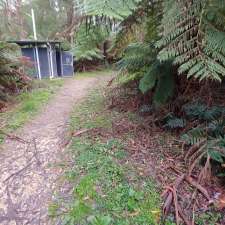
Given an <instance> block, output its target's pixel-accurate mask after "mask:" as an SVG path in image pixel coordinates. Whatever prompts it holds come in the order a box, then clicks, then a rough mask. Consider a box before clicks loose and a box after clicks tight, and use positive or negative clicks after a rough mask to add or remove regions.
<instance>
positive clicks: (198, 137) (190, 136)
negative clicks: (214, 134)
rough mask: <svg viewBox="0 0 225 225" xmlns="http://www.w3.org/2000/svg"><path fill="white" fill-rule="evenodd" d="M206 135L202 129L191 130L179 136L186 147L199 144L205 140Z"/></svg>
mask: <svg viewBox="0 0 225 225" xmlns="http://www.w3.org/2000/svg"><path fill="white" fill-rule="evenodd" d="M206 138H207V134H206V132H205V130H204V129H203V128H199V127H197V128H193V129H191V130H190V131H188V132H187V133H186V134H183V135H182V136H181V139H182V140H183V141H184V142H185V143H186V144H187V145H194V144H197V143H200V142H201V141H203V140H206Z"/></svg>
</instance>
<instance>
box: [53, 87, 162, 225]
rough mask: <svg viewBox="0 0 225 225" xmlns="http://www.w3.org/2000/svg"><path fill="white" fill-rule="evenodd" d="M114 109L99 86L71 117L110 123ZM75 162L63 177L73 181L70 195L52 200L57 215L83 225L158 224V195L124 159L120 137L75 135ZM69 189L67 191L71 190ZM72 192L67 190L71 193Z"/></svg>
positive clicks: (89, 123)
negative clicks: (108, 108)
mask: <svg viewBox="0 0 225 225" xmlns="http://www.w3.org/2000/svg"><path fill="white" fill-rule="evenodd" d="M117 116H119V115H117V113H116V112H104V103H103V97H102V95H101V90H98V91H95V92H92V93H91V94H90V95H89V96H88V98H87V99H86V100H85V101H84V102H82V103H81V104H80V105H79V106H76V110H75V111H74V113H73V115H72V117H71V129H72V130H79V129H84V128H98V127H101V128H104V129H109V130H110V128H111V126H112V120H113V118H114V117H117ZM69 152H70V153H71V157H72V161H73V162H72V166H69V167H67V169H66V172H65V176H64V178H65V179H66V180H67V181H68V182H69V183H70V185H71V186H72V192H71V193H70V196H69V199H70V200H69V201H68V200H67V201H66V200H65V199H64V198H62V196H61V195H60V194H59V193H58V194H56V196H55V198H56V200H55V201H54V202H53V203H52V204H50V206H49V215H50V216H51V217H52V219H53V221H56V220H57V221H60V222H61V223H62V224H71V225H72V224H73V225H74V224H80V225H81V224H82V225H89V224H90V225H150V224H152V225H154V224H158V221H159V217H160V196H159V193H158V191H157V188H156V185H155V182H154V181H153V180H152V179H151V178H150V177H143V176H139V174H138V173H137V172H136V170H135V168H133V167H132V165H130V163H128V162H127V161H126V157H127V152H126V151H125V149H124V146H123V142H122V141H121V139H118V138H113V137H110V136H109V137H107V138H104V139H102V138H101V136H100V135H99V134H98V133H96V134H94V135H93V134H91V133H90V134H88V133H86V134H83V135H82V136H81V137H74V138H73V140H72V144H71V145H70V147H69ZM68 195H69V193H68ZM67 197H68V196H67Z"/></svg>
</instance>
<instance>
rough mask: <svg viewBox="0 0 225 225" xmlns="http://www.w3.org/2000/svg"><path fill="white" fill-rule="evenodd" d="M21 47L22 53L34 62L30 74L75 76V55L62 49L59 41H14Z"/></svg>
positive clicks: (41, 76) (51, 76)
mask: <svg viewBox="0 0 225 225" xmlns="http://www.w3.org/2000/svg"><path fill="white" fill-rule="evenodd" d="M11 43H16V44H18V45H19V46H20V47H21V51H22V55H23V56H25V57H28V58H29V59H30V60H31V62H32V63H33V67H32V69H31V70H30V71H29V74H31V75H32V76H34V77H36V78H39V79H42V78H54V77H61V76H62V77H64V76H73V74H74V68H73V55H72V53H71V52H68V51H63V50H62V49H61V42H59V41H35V40H27V41H26V40H22V41H13V42H11Z"/></svg>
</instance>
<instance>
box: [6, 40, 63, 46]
mask: <svg viewBox="0 0 225 225" xmlns="http://www.w3.org/2000/svg"><path fill="white" fill-rule="evenodd" d="M8 43H16V44H18V45H20V46H24V45H44V44H47V43H49V44H60V43H61V41H51V40H49V41H44V40H42V41H39V40H16V41H8Z"/></svg>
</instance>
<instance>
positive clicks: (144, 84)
mask: <svg viewBox="0 0 225 225" xmlns="http://www.w3.org/2000/svg"><path fill="white" fill-rule="evenodd" d="M156 78H157V75H156V73H152V71H151V70H150V71H148V72H147V73H146V74H145V75H144V77H143V78H142V79H141V80H140V83H139V88H140V90H141V92H142V93H143V94H144V93H146V92H147V91H149V90H151V89H152V88H153V87H154V86H155V84H156Z"/></svg>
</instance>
